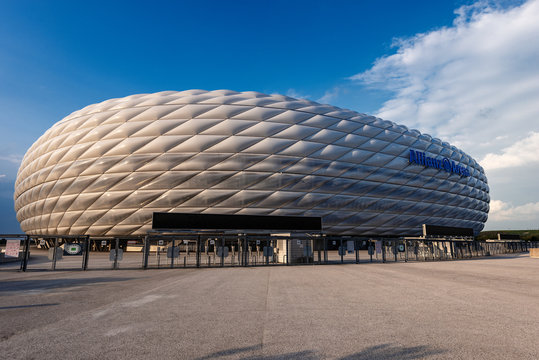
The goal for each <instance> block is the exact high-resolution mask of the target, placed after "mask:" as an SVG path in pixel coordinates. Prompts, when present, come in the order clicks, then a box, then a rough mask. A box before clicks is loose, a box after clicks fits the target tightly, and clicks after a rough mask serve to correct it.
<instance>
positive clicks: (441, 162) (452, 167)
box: [410, 149, 470, 176]
mask: <svg viewBox="0 0 539 360" xmlns="http://www.w3.org/2000/svg"><path fill="white" fill-rule="evenodd" d="M410 162H411V163H416V164H419V165H423V166H425V167H433V168H436V169H440V170H445V171H447V172H452V173H455V174H458V175H460V176H470V171H469V170H468V168H467V167H465V166H463V165H459V164H456V163H455V162H454V161H451V160H449V159H448V158H445V157H444V158H442V159H440V158H432V157H429V156H426V154H425V153H424V152H421V151H416V150H411V149H410Z"/></svg>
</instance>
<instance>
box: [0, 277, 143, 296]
mask: <svg viewBox="0 0 539 360" xmlns="http://www.w3.org/2000/svg"><path fill="white" fill-rule="evenodd" d="M131 279H133V278H107V277H94V278H83V279H52V280H21V281H0V293H2V292H12V291H17V292H18V291H29V290H49V289H60V288H68V287H73V286H80V285H90V284H95V283H105V282H117V281H127V280H131Z"/></svg>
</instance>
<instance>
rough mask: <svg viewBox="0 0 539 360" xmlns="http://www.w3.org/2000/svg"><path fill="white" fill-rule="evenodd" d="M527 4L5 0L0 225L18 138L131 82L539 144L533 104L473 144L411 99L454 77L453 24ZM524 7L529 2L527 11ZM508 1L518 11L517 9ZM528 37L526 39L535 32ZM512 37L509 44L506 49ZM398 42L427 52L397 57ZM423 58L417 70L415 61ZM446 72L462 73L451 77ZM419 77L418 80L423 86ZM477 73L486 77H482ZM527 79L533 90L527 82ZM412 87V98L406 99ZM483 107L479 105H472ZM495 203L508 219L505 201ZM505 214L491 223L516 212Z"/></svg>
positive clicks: (480, 20) (407, 49)
mask: <svg viewBox="0 0 539 360" xmlns="http://www.w3.org/2000/svg"><path fill="white" fill-rule="evenodd" d="M535 3H536V1H529V2H528V3H525V4H523V5H522V2H521V1H518V2H512V1H504V2H488V3H485V2H481V3H476V2H473V1H312V0H311V1H226V2H225V1H197V2H191V1H188V2H175V1H174V2H173V1H170V2H160V1H154V2H151V3H149V2H137V1H129V2H127V1H126V2H119V1H118V2H116V1H115V2H111V1H106V2H98V1H91V2H78V1H50V2H45V1H3V2H2V3H0V49H2V51H0V109H1V111H0V123H1V125H2V134H1V135H0V136H2V141H1V142H0V217H1V219H0V232H19V231H20V229H19V227H18V223H17V221H16V219H15V216H14V210H13V200H12V194H13V183H14V179H15V176H16V171H17V168H18V163H19V162H20V159H21V158H22V156H23V155H24V153H25V151H26V149H27V148H28V147H29V146H30V145H31V144H32V143H33V142H34V141H35V140H36V139H37V138H38V137H39V136H40V135H41V134H42V133H43V132H44V131H45V130H46V129H48V128H49V127H50V126H51V125H52V124H54V123H55V122H57V121H59V120H60V119H62V118H63V117H64V116H66V115H68V114H69V113H71V112H73V111H75V110H77V109H80V108H82V107H84V106H86V105H89V104H92V103H96V102H99V101H102V100H105V99H108V98H113V97H123V96H126V95H130V94H135V93H150V92H156V91H162V90H186V89H192V88H198V89H205V90H213V89H232V90H236V91H248V90H255V91H260V92H265V93H282V94H287V95H290V96H295V97H306V98H309V99H311V100H315V101H320V102H325V103H331V104H332V105H336V106H340V107H344V108H349V109H352V110H356V111H359V112H365V113H370V114H378V115H387V116H385V118H387V119H388V120H393V121H397V122H399V123H402V124H405V125H407V126H410V127H416V128H418V129H419V130H420V131H422V132H427V133H431V134H432V135H434V136H439V137H441V138H443V139H448V140H449V141H452V142H453V143H455V144H456V145H457V146H461V147H462V148H463V150H464V151H467V152H468V153H470V154H471V155H472V156H475V157H476V158H478V159H482V158H485V159H487V160H488V159H490V160H488V161H491V163H492V164H494V165H493V169H494V170H493V171H494V172H495V171H497V170H498V169H499V165H497V164H499V163H501V162H502V160H503V161H505V160H506V159H505V158H503V159H500V158H496V156H498V157H500V156H505V155H507V151H506V152H504V149H507V148H509V147H510V146H512V145H514V143H517V142H518V141H528V142H530V141H531V146H532V147H533V146H535V145H534V144H535V142H534V138H533V136H534V134H535V131H536V130H537V131H539V129H536V125H535V124H533V117H530V118H529V119H532V120H526V121H527V122H525V123H524V124H525V126H524V129H523V130H522V131H523V132H522V133H519V134H515V138H514V139H513V140H514V141H513V142H510V141H509V142H507V141H506V142H504V141H501V142H500V143H499V144H498V145H499V146H498V147H497V148H496V147H495V146H494V145H491V146H490V147H489V146H487V147H484V148H477V147H476V146H475V145H474V144H473V141H471V140H470V141H467V138H466V135H465V131H464V130H466V129H463V128H462V125H461V124H459V123H458V121H457V120H458V119H459V118H460V117H461V116H462V115H463V114H456V115H454V116H455V119H457V120H455V119H454V118H449V119H444V120H443V121H442V122H440V121H441V118H443V116H442V117H440V116H439V113H436V112H434V113H433V115H432V118H431V119H430V120H429V118H428V114H429V112H428V111H426V110H425V109H422V108H421V106H418V104H421V105H422V104H425V103H427V104H428V105H429V107H427V109H433V107H434V108H435V109H436V107H435V106H434V105H432V104H433V103H434V104H435V103H436V101H438V102H439V100H436V101H434V100H432V96H434V94H439V93H440V86H441V87H442V89H447V88H449V89H452V88H451V86H453V85H447V80H446V79H447V77H443V76H441V75H440V74H441V73H440V69H441V68H442V69H448V68H447V62H446V60H444V57H443V55H444V51H447V52H450V53H453V52H457V51H456V50H455V48H452V46H455V44H461V43H462V42H463V41H464V37H463V36H462V35H461V37H460V38H459V35H458V34H459V33H461V32H462V31H468V34H471V35H470V36H472V35H473V34H474V33H473V32H472V31H473V29H474V25H481V24H487V25H489V24H490V26H493V27H495V26H497V27H500V26H502V27H503V26H509V25H507V24H511V21H509V22H508V19H509V20H511V19H512V20H514V21H517V22H519V21H520V22H522V24H527V22H526V20H530V19H531V20H532V21H533V20H537V21H536V22H539V19H537V18H535V16H536V13H535V12H534V9H533V6H532V5H535ZM530 4H531V5H530ZM526 6H528V8H532V10H529V9H528V11H527V12H526V11H525V10H526V9H525V7H526ZM515 9H516V10H515ZM518 9H521V11H520V13H517V12H516V11H517V10H518ZM529 13H531V15H530V14H529ZM492 14H495V15H496V14H499V19H497V21H498V22H499V23H498V24H496V23H494V25H492V24H491V22H492V21H491V20H492V19H490V18H488V16H491V15H492ZM504 16H505V17H504ZM491 17H492V16H491ZM485 19H486V20H485ZM489 19H490V20H489ZM495 20H496V19H495ZM489 21H490V22H489ZM526 26H529V27H530V29H529V31H528V32H526V34H522V31H520V32H519V31H517V30H515V31H513V32H510V31H509V33H510V34H514V37H516V39H515V38H512V39H509V40H512V41H513V42H515V41H516V42H517V43H519V41H520V40H519V39H521V38H522V46H524V45H526V44H525V42H524V38H525V36H527V34H528V35H529V33H530V32H531V33H532V34H533V32H534V31H536V29H535V28H534V27H533V25H526ZM521 27H522V26H520V27H518V28H519V29H520V28H521ZM451 30H454V31H453V33H451ZM509 30H511V29H509ZM448 34H449V35H448ZM451 34H453V35H451ZM429 36H430V38H429ZM444 36H445V37H444ZM470 36H467V37H470ZM481 36H488V34H487V35H481V34H478V35H477V36H476V37H477V39H476V40H475V41H477V42H478V45H479V44H482V43H483V40H482V38H481ZM399 39H400V40H402V39H406V41H399ZM433 39H435V40H433ZM436 39H437V40H436ZM440 39H442V40H440ZM444 39H445V40H444ZM472 39H473V37H472ZM433 41H434V42H436V41H439V43H437V45H436V46H437V47H435V48H429V46H432V45H429V44H432V43H433ZM459 41H460V43H459ZM501 45H503V44H501ZM501 45H500V47H501ZM472 46H473V44H472ZM461 47H462V46H461ZM494 47H495V48H496V46H494ZM527 47H528V48H529V47H530V44H529V42H528V44H527ZM531 47H532V49H536V46H535V44H532V46H531ZM422 50H423V51H426V52H427V53H426V54H427V55H428V56H424V55H425V54H422V53H421V51H422ZM517 50H519V49H518V47H517V48H516V49H511V51H517ZM499 51H500V52H501V53H500V54H498V53H495V54H498V55H497V56H500V58H504V56H505V55H507V54H504V53H503V50H499ZM407 53H409V54H413V55H414V56H416V57H419V59H430V61H429V62H427V63H422V62H421V61H420V60H413V59H416V58H414V57H412V60H411V61H409V59H408V58H407V57H406V56H401V57H399V54H400V55H403V54H407ZM528 53H529V51H528ZM528 53H525V54H524V55H523V56H524V58H523V59H522V60H521V62H524V63H525V64H528V65H529V63H530V59H532V58H533V56H534V55H535V53H534V52H533V53H531V54H528ZM432 54H437V55H438V58H436V57H433V56H430V55H432ZM526 56H528V57H526ZM431 57H432V59H431ZM461 58H464V61H469V62H471V63H473V62H474V61H479V60H478V56H477V57H476V58H470V59H467V58H466V56H461ZM461 58H459V59H461ZM414 61H415V63H414ZM458 61H461V60H456V63H458ZM521 62H519V63H517V64H514V65H512V67H511V69H510V70H511V71H515V72H518V70H519V69H521V71H524V72H525V74H524V75H523V76H524V77H527V76H530V75H533V76H535V75H536V74H535V73H534V69H533V68H532V67H531V65H530V66H528V67H527V68H526V67H525V69H524V70H522V68H523V67H522V63H521ZM410 63H411V64H412V65H414V66H415V67H414V66H409V65H410ZM465 64H466V63H465ZM502 65H503V64H502ZM501 67H502V69H501V70H500V71H503V70H504V69H503V66H501ZM418 69H419V70H418ZM421 69H425V70H424V72H427V73H426V74H422V70H421ZM530 73H531V74H530ZM403 74H404V75H403ZM385 75H387V76H385ZM465 75H466V74H464V75H462V76H461V77H464V76H465ZM515 76H517V75H516V74H515ZM491 77H492V78H495V77H496V74H492V75H491ZM381 78H382V79H381ZM496 78H497V77H496ZM514 78H515V77H512V78H511V79H514ZM418 79H419V80H418ZM433 79H434V80H433ZM436 79H438V80H437V81H438V82H436ZM453 79H455V81H457V82H458V80H459V77H458V76H457V77H453ZM519 79H520V77H519ZM397 80H398V81H397ZM403 81H404V83H403ZM418 81H419V82H420V83H421V84H422V86H423V87H421V86H420V89H419V90H418V88H417V82H418ZM444 81H446V82H444ZM440 84H442V85H440ZM444 84H445V85H444ZM485 84H487V85H488V86H491V85H492V84H491V83H488V79H486V80H485ZM519 84H520V83H519ZM487 85H485V86H487ZM517 85H518V84H516V85H515V86H517ZM437 86H439V87H437ZM460 86H462V88H464V89H466V88H467V86H469V84H468V85H467V84H466V81H464V80H462V81H461V83H460ZM500 86H501V85H500ZM535 89H536V88H535V87H534V88H532V89H531V90H530V93H531V94H535ZM414 91H416V95H415V97H412V98H410V93H414ZM429 91H430V92H429ZM458 92H459V91H458V88H456V89H455V90H454V91H453V92H450V94H451V95H450V96H449V98H448V99H449V100H451V101H457V99H455V95H454V94H455V93H458ZM428 95H429V96H428ZM478 96H480V94H479V95H478ZM484 96H487V95H484ZM532 100H533V99H532V98H530V102H532ZM429 101H430V102H429ZM410 104H412V106H410ZM487 105H488V104H487ZM491 108H493V109H491ZM411 109H412V110H411ZM414 109H415V110H414ZM480 110H481V109H477V111H479V113H481V112H480ZM490 110H492V111H493V112H491V113H490V114H491V117H492V118H493V119H494V118H495V117H496V116H498V118H497V119H496V121H498V122H500V123H502V122H503V120H504V119H505V118H502V119H501V120H500V119H499V117H500V115H497V114H500V113H502V112H501V111H499V109H497V108H496V107H493V106H485V107H484V108H483V112H484V113H486V114H487V116H489V115H488V114H489V111H490ZM532 110H534V109H532ZM414 111H415V112H414ZM440 111H442V110H440ZM534 111H535V110H534ZM444 113H447V111H445V112H444ZM425 114H426V115H425ZM533 114H535V112H533V113H532V115H533ZM504 116H505V115H504ZM493 121H494V120H493ZM452 122H455V125H454V127H453V128H451V123H452ZM526 124H528V125H529V126H527V125H526ZM470 131H475V130H474V129H473V128H470ZM444 135H445V136H444ZM485 136H494V135H492V134H485ZM500 136H503V134H500ZM471 137H472V136H471V135H469V138H471ZM530 137H532V138H531V140H530V139H529V138H530ZM502 140H503V139H502ZM466 146H469V148H468V147H466ZM470 149H471V150H470ZM488 156H490V158H489V157H488ZM492 159H494V160H492ZM504 159H505V160H504ZM496 161H498V162H496ZM489 164H490V163H489ZM496 166H498V167H496ZM501 178H503V176H502V177H501ZM489 179H490V177H489ZM500 181H501V183H503V181H505V183H507V181H508V180H507V179H505V178H503V179H502V180H500ZM530 181H531V180H530ZM531 184H532V183H531V182H528V183H527V185H526V186H528V187H529V186H531ZM491 187H492V185H491ZM506 187H507V189H509V188H510V187H509V186H508V185H507V186H506ZM508 191H510V190H508ZM503 196H507V197H506V198H504V197H503ZM509 198H511V199H514V198H515V196H514V194H508V195H503V192H502V193H500V196H498V197H496V199H495V200H496V201H500V203H497V206H498V207H499V208H500V211H501V210H504V209H505V210H504V211H506V212H507V211H509V210H511V209H515V208H517V207H518V206H525V205H527V206H529V205H530V204H532V206H537V208H538V209H539V198H537V199H535V198H534V199H530V198H529V197H527V199H522V201H520V202H519V201H516V202H511V201H513V200H511V201H510V199H509ZM517 198H518V196H517ZM525 200H526V201H525ZM530 200H532V201H531V202H530ZM504 216H505V218H504V219H505V220H507V216H508V214H507V213H505V215H504ZM502 220H503V219H502ZM502 220H500V221H501V222H499V224H500V226H506V227H508V226H509V225H511V224H513V223H510V222H507V221H506V222H505V223H504V222H503V221H505V220H503V221H502ZM508 221H509V220H508ZM533 224H535V219H534V218H533V217H532V219H531V220H530V221H528V222H526V223H522V224H514V226H515V227H534V225H533ZM537 224H538V225H539V220H538V221H537ZM494 225H497V223H494ZM494 225H493V226H494Z"/></svg>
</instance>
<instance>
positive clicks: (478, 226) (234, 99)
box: [14, 90, 489, 241]
mask: <svg viewBox="0 0 539 360" xmlns="http://www.w3.org/2000/svg"><path fill="white" fill-rule="evenodd" d="M14 199H15V209H16V212H17V218H18V220H19V222H20V224H21V228H22V230H23V231H24V232H25V233H26V234H29V235H40V236H44V237H46V236H89V237H95V238H99V237H103V238H122V237H144V236H147V235H148V234H150V233H152V231H153V230H155V229H156V227H155V226H153V216H154V214H156V213H181V214H208V215H250V216H259V217H261V216H267V217H272V216H276V217H278V219H285V217H290V218H291V219H299V218H314V219H316V218H318V219H320V224H321V226H320V229H313V230H317V232H318V233H319V234H323V235H324V236H337V237H339V236H340V237H350V236H356V237H369V236H378V237H403V236H408V237H414V236H416V237H417V236H421V235H422V233H423V229H424V226H425V225H431V226H440V227H452V228H465V229H471V231H472V232H473V234H478V233H479V232H480V231H481V230H482V229H483V227H484V224H485V222H486V220H487V215H488V210H489V188H488V185H487V179H486V177H485V174H484V171H483V169H482V167H481V166H480V165H479V164H478V163H477V162H476V161H475V160H474V159H473V158H472V157H470V156H469V155H467V154H466V153H464V152H463V151H462V150H460V149H458V148H456V147H455V146H452V145H450V144H449V143H447V142H444V141H442V140H440V139H437V138H433V137H431V136H429V135H427V134H421V133H420V132H419V131H417V130H411V129H408V128H407V127H406V126H403V125H397V124H395V123H393V122H391V121H387V120H382V119H379V118H376V117H373V116H369V115H365V114H360V113H357V112H354V111H350V110H343V109H340V108H337V107H334V106H330V105H322V104H318V103H316V102H312V101H308V100H305V99H294V98H291V97H287V96H283V95H273V94H272V95H266V94H262V93H258V92H235V91H230V90H216V91H203V90H188V91H182V92H175V91H166V92H159V93H154V94H139V95H132V96H127V97H124V98H119V99H111V100H106V101H103V102H101V103H98V104H93V105H89V106H87V107H85V108H83V109H81V110H78V111H75V112H73V113H72V114H70V115H69V116H67V117H65V118H64V119H62V120H61V121H59V122H58V123H56V124H54V125H53V126H52V127H51V128H50V129H49V130H47V131H46V132H45V133H44V134H43V135H42V136H41V137H40V138H39V139H38V140H37V141H36V142H35V143H34V144H33V145H32V146H31V147H30V149H29V150H28V151H27V153H26V154H25V156H24V158H23V160H22V163H21V166H20V169H19V172H18V175H17V180H16V184H15V194H14ZM183 228H189V229H191V230H193V228H192V227H190V226H188V225H183ZM276 229H280V228H279V227H272V228H268V229H266V230H267V233H268V234H271V233H272V232H275V230H276ZM195 230H196V229H195ZM214 230H219V229H214ZM236 230H238V231H236V233H248V232H249V228H247V229H246V228H245V227H242V228H241V229H240V228H237V229H236ZM259 230H260V229H259ZM280 230H283V229H280ZM289 230H295V229H289ZM296 230H297V229H296ZM258 232H260V231H258ZM281 232H282V231H281ZM304 232H305V231H304ZM473 234H472V235H473ZM341 241H342V239H341Z"/></svg>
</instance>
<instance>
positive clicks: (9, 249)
mask: <svg viewBox="0 0 539 360" xmlns="http://www.w3.org/2000/svg"><path fill="white" fill-rule="evenodd" d="M20 248H21V241H20V240H6V257H14V258H17V257H19V250H20Z"/></svg>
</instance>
